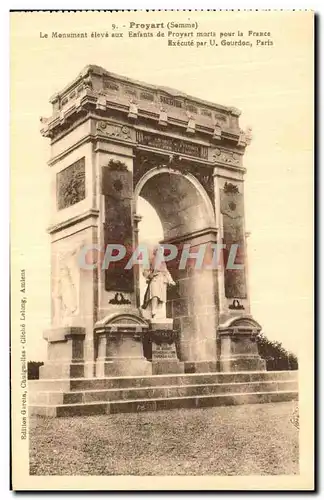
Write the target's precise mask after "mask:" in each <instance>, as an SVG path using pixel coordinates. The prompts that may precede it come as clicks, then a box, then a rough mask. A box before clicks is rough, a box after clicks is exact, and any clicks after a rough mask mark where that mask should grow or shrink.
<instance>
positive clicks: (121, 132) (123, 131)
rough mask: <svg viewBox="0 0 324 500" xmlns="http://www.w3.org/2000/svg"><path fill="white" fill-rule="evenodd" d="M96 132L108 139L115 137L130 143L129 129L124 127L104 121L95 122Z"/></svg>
mask: <svg viewBox="0 0 324 500" xmlns="http://www.w3.org/2000/svg"><path fill="white" fill-rule="evenodd" d="M97 130H98V132H101V133H103V134H104V135H107V136H108V137H116V138H118V139H122V140H125V141H131V140H132V136H131V129H130V128H129V127H127V126H126V125H112V124H110V123H107V122H105V121H100V122H97Z"/></svg>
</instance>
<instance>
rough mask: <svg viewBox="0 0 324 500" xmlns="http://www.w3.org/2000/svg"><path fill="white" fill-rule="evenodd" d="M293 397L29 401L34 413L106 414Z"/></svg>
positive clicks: (278, 393) (234, 395) (291, 394)
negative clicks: (31, 402) (35, 403)
mask: <svg viewBox="0 0 324 500" xmlns="http://www.w3.org/2000/svg"><path fill="white" fill-rule="evenodd" d="M297 398H298V391H274V392H249V393H243V394H242V393H232V394H216V395H215V394H214V395H207V396H206V395H200V396H182V397H181V396H179V397H168V398H156V399H136V400H128V401H111V402H91V403H83V404H77V403H74V404H73V403H71V404H67V405H64V404H63V405H41V406H38V405H32V406H30V414H32V415H33V414H37V415H42V416H46V417H71V416H90V415H109V414H116V413H134V412H135V413H138V412H146V411H160V410H171V409H180V408H187V409H189V408H208V407H213V406H228V405H241V404H258V403H274V402H282V401H292V400H295V399H297Z"/></svg>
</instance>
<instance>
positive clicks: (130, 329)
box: [95, 314, 152, 377]
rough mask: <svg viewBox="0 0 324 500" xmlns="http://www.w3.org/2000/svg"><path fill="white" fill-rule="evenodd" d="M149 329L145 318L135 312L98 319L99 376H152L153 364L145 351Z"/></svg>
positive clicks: (97, 363)
mask: <svg viewBox="0 0 324 500" xmlns="http://www.w3.org/2000/svg"><path fill="white" fill-rule="evenodd" d="M147 329H148V325H147V324H146V323H145V322H144V321H143V320H142V319H141V318H139V317H138V316H136V315H131V314H128V315H126V314H123V315H118V314H117V315H113V317H108V318H105V319H104V320H103V321H101V322H98V323H97V324H96V326H95V335H96V337H97V343H98V344H97V345H98V356H97V360H96V377H120V376H131V375H138V376H142V375H151V374H152V368H151V363H150V362H149V361H147V360H146V359H145V357H144V354H143V334H144V332H145V331H146V330H147Z"/></svg>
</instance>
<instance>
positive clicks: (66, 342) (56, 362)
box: [39, 327, 85, 379]
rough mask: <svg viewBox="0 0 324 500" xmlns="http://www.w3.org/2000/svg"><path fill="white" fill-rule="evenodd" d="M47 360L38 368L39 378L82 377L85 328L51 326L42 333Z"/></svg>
mask: <svg viewBox="0 0 324 500" xmlns="http://www.w3.org/2000/svg"><path fill="white" fill-rule="evenodd" d="M44 338H45V340H47V342H48V347H47V354H48V356H47V357H48V360H47V361H46V362H45V364H44V365H43V366H41V367H40V368H39V378H40V379H69V378H79V377H84V368H85V365H84V338H85V328H81V327H65V328H53V329H51V330H47V331H46V332H45V333H44Z"/></svg>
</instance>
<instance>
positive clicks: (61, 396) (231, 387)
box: [28, 371, 298, 416]
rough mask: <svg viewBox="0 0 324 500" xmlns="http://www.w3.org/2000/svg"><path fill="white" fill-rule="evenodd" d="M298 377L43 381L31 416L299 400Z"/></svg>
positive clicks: (35, 388) (32, 394)
mask: <svg viewBox="0 0 324 500" xmlns="http://www.w3.org/2000/svg"><path fill="white" fill-rule="evenodd" d="M297 377H298V372H297V371H295V372H293V371H291V372H288V371H281V372H245V373H242V372H240V373H207V374H206V373H205V374H186V375H183V374H182V375H159V376H146V377H110V378H102V379H94V378H93V379H73V380H60V381H58V380H39V381H34V383H32V384H30V386H31V387H29V389H30V390H29V393H28V397H29V411H30V414H37V415H44V416H67V415H71V416H72V415H94V414H110V413H118V412H128V411H129V412H134V411H153V410H160V409H171V408H187V407H188V408H196V407H203V406H220V405H229V404H243V403H249V402H252V403H255V402H260V403H262V402H269V398H270V399H271V401H276V400H277V399H276V396H275V395H276V394H279V395H280V398H279V400H280V401H288V400H291V399H297V398H298V381H297Z"/></svg>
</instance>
